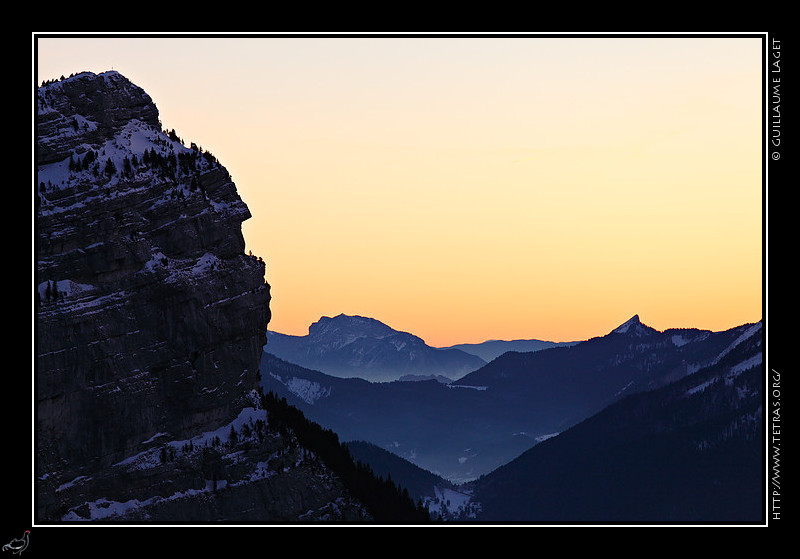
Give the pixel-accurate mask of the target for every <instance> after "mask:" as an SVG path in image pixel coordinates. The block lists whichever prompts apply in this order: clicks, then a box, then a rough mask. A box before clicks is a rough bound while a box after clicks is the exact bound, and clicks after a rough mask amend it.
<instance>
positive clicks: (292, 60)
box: [33, 36, 763, 346]
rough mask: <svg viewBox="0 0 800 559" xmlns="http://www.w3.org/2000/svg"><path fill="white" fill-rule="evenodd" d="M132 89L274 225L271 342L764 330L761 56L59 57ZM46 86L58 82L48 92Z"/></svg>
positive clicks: (37, 67)
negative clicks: (277, 337)
mask: <svg viewBox="0 0 800 559" xmlns="http://www.w3.org/2000/svg"><path fill="white" fill-rule="evenodd" d="M34 46H35V47H36V48H37V51H36V53H35V54H34V57H33V58H34V60H33V63H34V80H35V82H36V83H37V84H39V83H41V82H42V81H43V80H49V79H54V78H58V77H60V76H61V75H64V76H68V75H69V74H72V73H77V72H80V71H84V70H87V71H91V72H95V73H100V72H103V71H106V70H110V69H114V70H117V71H119V72H120V73H122V74H123V75H125V76H126V77H127V78H129V79H130V80H131V81H132V82H134V83H135V84H136V85H139V86H140V87H142V88H143V89H144V90H145V91H147V93H148V94H150V96H151V97H152V98H153V100H154V101H155V104H156V106H157V107H158V109H159V112H160V116H161V121H162V124H163V125H164V127H165V128H167V129H173V128H174V129H175V131H176V132H177V133H178V135H179V136H181V138H183V139H184V141H185V142H186V143H187V144H188V143H189V142H190V141H193V142H196V143H197V144H198V145H200V146H201V147H203V149H205V150H208V151H211V152H212V153H213V154H214V155H215V156H217V158H218V159H219V160H220V162H221V163H222V164H223V165H224V166H225V167H226V168H227V169H228V170H229V171H230V173H231V175H232V177H233V180H234V182H235V183H236V186H237V189H238V191H239V193H240V195H241V196H242V198H243V199H244V201H245V202H246V203H247V205H248V206H249V208H250V210H251V213H252V214H253V217H252V218H251V219H250V220H248V221H246V222H245V223H244V225H243V230H244V235H245V239H246V242H247V249H248V250H252V251H253V253H254V254H257V255H259V256H262V257H263V258H264V259H265V260H266V262H267V281H268V282H269V283H270V284H271V286H272V295H273V300H272V303H271V305H270V306H271V309H272V313H273V318H272V322H271V323H270V329H272V330H277V331H279V332H283V333H287V334H299V335H302V334H305V333H306V332H307V329H308V326H309V324H310V323H312V322H314V321H316V320H318V319H319V317H320V316H323V315H325V316H334V315H337V314H340V313H345V314H360V315H364V316H370V317H373V318H377V319H379V320H381V321H383V322H385V323H387V324H389V325H390V326H392V327H394V328H396V329H398V330H404V331H408V332H412V333H414V334H416V335H418V336H420V337H422V338H423V339H424V340H425V341H426V342H427V343H428V344H430V345H434V346H445V345H450V344H455V343H466V342H480V341H484V340H486V339H519V338H538V339H546V340H553V341H567V340H579V339H586V338H589V337H592V336H598V335H603V334H606V333H607V332H608V331H610V330H611V329H613V328H614V327H616V326H617V325H619V324H621V323H622V322H624V321H626V320H627V319H628V318H630V317H631V316H632V315H634V314H639V316H640V318H641V320H642V321H643V322H644V323H645V324H648V325H649V326H652V327H654V328H657V329H659V330H663V329H666V328H671V327H698V328H706V329H711V330H722V329H726V328H730V327H733V326H737V325H739V324H742V323H746V322H754V321H757V320H760V319H761V318H762V315H763V310H762V180H761V177H762V159H761V157H762V143H761V123H762V117H763V107H762V91H763V83H762V81H761V68H762V52H761V39H760V38H739V39H735V38H718V37H715V38H633V37H626V38H605V37H593V38H584V39H578V38H568V37H561V38H555V39H545V38H530V37H517V38H497V37H476V38H451V37H448V38H440V37H426V38H377V39H370V38H364V37H358V38H340V37H339V38H308V37H304V38H285V37H284V38H265V37H247V38H227V37H226V38H222V37H212V38H199V39H195V38H188V37H177V38H171V37H157V38H140V37H123V38H108V37H102V38H81V37H78V36H74V37H64V38H53V39H46V38H38V40H35V41H34ZM37 71H38V74H37Z"/></svg>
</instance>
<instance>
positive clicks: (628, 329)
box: [611, 314, 658, 336]
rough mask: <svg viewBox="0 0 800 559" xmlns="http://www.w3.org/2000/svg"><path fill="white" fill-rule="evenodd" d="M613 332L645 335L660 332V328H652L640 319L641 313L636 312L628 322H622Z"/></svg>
mask: <svg viewBox="0 0 800 559" xmlns="http://www.w3.org/2000/svg"><path fill="white" fill-rule="evenodd" d="M611 333H612V334H628V335H629V336H644V335H647V334H655V333H658V330H656V329H654V328H650V327H649V326H647V325H646V324H643V323H642V321H641V320H639V315H638V314H635V315H633V316H632V317H631V318H629V319H628V320H627V321H626V322H624V323H622V324H620V325H619V326H617V327H616V328H614V329H613V330H612V331H611Z"/></svg>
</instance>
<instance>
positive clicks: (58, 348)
mask: <svg viewBox="0 0 800 559" xmlns="http://www.w3.org/2000/svg"><path fill="white" fill-rule="evenodd" d="M37 135H38V142H37V148H38V149H37V165H38V181H37V183H38V184H37V190H38V192H37V194H38V197H37V198H38V200H37V201H38V203H37V207H36V231H35V251H36V257H37V267H36V286H35V289H36V298H37V302H38V304H37V309H36V314H37V316H36V331H35V338H36V342H35V343H36V376H35V394H36V402H35V405H36V433H35V442H36V478H37V481H36V489H37V490H36V496H37V501H36V508H37V511H36V512H37V517H38V518H39V519H40V520H43V521H61V520H64V519H74V518H78V519H85V518H94V517H97V515H94V516H93V515H92V514H90V513H91V511H92V510H95V512H97V511H99V510H100V509H102V510H103V511H105V512H108V511H109V510H112V511H113V510H115V509H114V507H112V506H111V505H110V503H130V502H133V501H135V502H136V503H138V504H140V505H141V504H143V503H150V504H153V503H155V502H156V501H158V502H162V501H163V500H164V499H167V498H168V497H169V496H170V495H181V496H187V495H191V494H205V495H213V494H216V492H215V491H214V490H215V489H216V487H212V486H211V485H209V484H211V482H212V481H213V480H212V477H214V476H217V477H219V476H224V475H225V471H224V470H225V468H222V470H220V471H218V472H217V473H215V474H214V476H211V475H210V474H209V471H210V470H209V464H210V463H212V462H214V460H216V461H217V462H218V463H220V464H223V466H224V464H225V463H226V459H225V456H226V454H225V452H223V451H222V450H220V449H221V448H224V445H223V446H220V442H219V439H216V440H215V439H213V438H210V437H209V433H217V432H219V433H222V434H223V435H227V434H228V432H229V429H230V427H231V426H233V425H234V423H235V422H236V421H239V422H240V423H239V424H238V425H239V427H240V428H241V427H242V425H243V424H242V423H241V421H242V419H241V418H242V413H244V412H243V410H250V412H249V413H250V414H251V415H250V420H251V422H252V420H253V417H256V419H262V420H266V417H265V415H264V412H263V410H260V409H259V404H260V402H259V398H258V380H259V374H260V373H259V370H258V367H259V361H260V358H261V352H262V347H263V346H264V344H265V343H266V330H267V324H268V322H269V319H270V311H269V301H270V288H269V285H268V284H267V283H266V282H265V264H264V262H263V261H262V260H261V259H260V258H257V257H254V256H252V255H248V254H245V243H244V238H243V236H242V232H241V224H242V222H243V221H244V220H246V219H248V218H249V217H250V212H249V210H248V208H247V206H246V204H245V203H244V202H243V201H242V200H241V198H240V197H239V195H238V194H237V191H236V187H235V185H234V183H233V182H232V180H231V177H230V176H229V174H228V172H227V171H226V170H225V168H224V167H222V166H221V165H220V164H219V162H218V161H217V160H216V158H214V157H213V156H212V155H211V154H210V153H208V152H203V151H202V150H201V149H199V148H197V147H196V146H195V145H194V144H192V145H191V146H190V147H186V146H184V145H183V143H182V140H180V139H179V138H178V137H177V136H176V135H175V134H174V132H172V133H167V132H165V131H162V130H161V129H160V124H159V121H158V111H157V109H156V106H155V105H154V104H153V102H152V100H151V99H150V97H149V96H148V95H147V94H146V93H145V92H144V91H143V90H142V89H141V88H139V87H137V86H135V85H133V84H132V83H131V82H130V81H128V80H127V79H126V78H125V77H124V76H122V75H120V74H119V73H117V72H106V73H103V74H97V75H96V74H93V73H88V72H86V73H82V74H78V75H76V76H73V77H70V78H68V79H65V80H61V81H58V82H53V83H49V84H45V85H43V86H42V87H40V88H39V91H38V117H37ZM259 413H261V414H262V415H261V416H259V415H258V414H259ZM253 414H255V416H254V415H253ZM251 425H252V423H251ZM248 431H250V429H248ZM224 439H225V437H224V436H223V441H222V443H224V442H225V441H224ZM269 440H273V443H274V438H273V439H270V437H262V438H261V439H259V443H258V444H256V443H255V442H253V446H250V445H249V443H248V449H247V451H248V452H250V453H251V454H252V455H253V456H254V457H258V458H259V459H260V461H261V462H263V463H262V465H261V469H260V470H257V468H256V466H255V465H253V468H252V470H253V472H255V471H260V472H261V474H263V475H256V476H255V477H254V475H253V472H249V473H247V472H245V471H244V470H241V471H239V472H238V474H237V475H238V476H239V481H240V482H241V481H243V480H248V479H251V478H252V479H255V478H258V479H262V478H266V477H271V476H267V475H266V473H267V471H268V468H266V467H265V466H264V464H267V463H268V462H269V460H268V458H269V453H268V452H267V450H266V449H264V448H262V447H263V445H264V444H266V443H265V441H269ZM201 441H203V442H201ZM209 441H214V442H216V443H217V445H216V446H214V447H213V448H212V447H211V446H208V445H209ZM253 441H255V438H253ZM242 442H243V440H242V439H240V440H239V441H238V443H239V444H242ZM259 445H261V446H259ZM234 446H235V445H233V444H231V445H230V446H229V447H227V448H228V450H229V452H233V448H234ZM259 448H260V449H261V450H258V449H259ZM265 453H266V454H265ZM176 454H177V455H178V457H179V458H181V459H180V460H176V458H175V457H176ZM212 458H213V459H212ZM228 461H230V460H228ZM257 462H258V461H257ZM254 464H255V463H254ZM148 465H149V466H148ZM240 468H241V467H240ZM245 469H246V468H245ZM215 471H216V470H215ZM133 472H136V473H133ZM143 472H145V473H143ZM273 482H274V480H273ZM227 483H228V486H229V487H233V486H234V485H235V483H234V480H233V479H228V480H227ZM237 483H238V482H237ZM156 487H158V490H156V489H155V488H156ZM264 491H266V489H264ZM192 492H194V493H192ZM227 494H228V495H230V494H231V493H230V492H229V493H227ZM156 497H157V498H156ZM154 499H155V501H154ZM170 502H172V501H170ZM102 505H104V506H102ZM98 506H99V507H100V508H98ZM161 506H162V508H163V503H162V505H161ZM93 507H94V509H93ZM195 508H196V510H198V511H199V512H198V513H197V516H198V517H199V518H200V519H202V518H203V511H205V512H206V513H208V514H211V512H213V511H214V510H220V508H223V509H225V510H226V511H227V512H226V514H228V515H229V516H234V517H235V516H237V515H236V514H235V513H234V512H233V510H234V509H235V508H236V506H235V505H231V503H230V502H226V503H222V504H220V503H217V504H213V505H211V504H207V505H204V506H201V507H195ZM186 510H192V509H191V507H190V508H189V509H186ZM81 511H83V513H85V514H81ZM136 514H138V515H139V517H141V516H142V515H144V516H147V514H145V513H142V512H141V510H139V512H137V513H136ZM283 514H287V515H290V514H291V512H287V511H283ZM101 516H102V515H101ZM106 516H107V515H106ZM254 520H258V518H254Z"/></svg>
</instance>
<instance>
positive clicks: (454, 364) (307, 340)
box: [264, 314, 486, 382]
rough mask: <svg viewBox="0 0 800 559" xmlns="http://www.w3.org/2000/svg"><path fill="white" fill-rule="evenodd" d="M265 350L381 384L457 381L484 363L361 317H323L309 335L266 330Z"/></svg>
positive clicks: (329, 371)
mask: <svg viewBox="0 0 800 559" xmlns="http://www.w3.org/2000/svg"><path fill="white" fill-rule="evenodd" d="M264 350H265V351H267V352H269V353H271V354H272V355H275V356H276V357H279V358H280V359H284V360H286V361H289V362H290V363H295V364H297V365H302V366H303V367H307V368H309V369H315V370H319V371H322V372H324V373H327V374H329V375H332V376H337V377H345V378H348V377H358V378H364V379H367V380H370V381H376V382H383V381H392V380H397V379H398V378H400V377H401V376H403V375H442V376H445V377H448V378H450V379H454V378H458V377H460V376H462V375H464V374H466V373H468V372H470V371H474V370H475V369H477V368H479V367H481V366H483V365H485V364H486V362H485V361H484V360H483V359H481V358H480V357H477V356H475V355H471V354H469V353H465V352H463V351H461V350H458V349H437V348H434V347H431V346H429V345H427V344H426V343H425V342H424V340H422V339H421V338H419V337H417V336H414V335H413V334H409V333H407V332H400V331H397V330H394V329H392V328H391V327H389V326H387V325H386V324H384V323H382V322H380V321H378V320H375V319H374V318H367V317H363V316H348V315H344V314H340V315H338V316H335V317H333V318H330V317H327V316H323V317H322V318H320V319H319V320H318V321H317V322H315V323H314V324H312V325H311V326H309V328H308V334H307V335H306V336H291V335H287V334H281V333H279V332H268V334H267V345H266V346H265V348H264Z"/></svg>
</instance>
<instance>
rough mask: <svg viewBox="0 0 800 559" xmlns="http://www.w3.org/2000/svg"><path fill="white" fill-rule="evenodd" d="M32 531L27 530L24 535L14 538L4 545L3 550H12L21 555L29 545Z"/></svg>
mask: <svg viewBox="0 0 800 559" xmlns="http://www.w3.org/2000/svg"><path fill="white" fill-rule="evenodd" d="M30 534H31V531H30V530H25V533H24V534H23V535H22V537H21V538H14V539H13V540H11V541H10V542H8V543H7V544H6V545H4V546H3V551H10V552H11V553H15V554H17V555H20V554H21V553H22V552H23V551H25V548H26V547H28V537H29V536H30Z"/></svg>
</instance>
